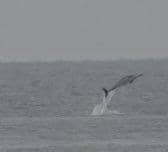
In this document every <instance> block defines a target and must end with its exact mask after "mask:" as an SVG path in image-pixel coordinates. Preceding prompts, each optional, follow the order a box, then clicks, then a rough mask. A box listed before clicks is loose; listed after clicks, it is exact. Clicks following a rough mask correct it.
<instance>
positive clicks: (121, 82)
mask: <svg viewBox="0 0 168 152" xmlns="http://www.w3.org/2000/svg"><path fill="white" fill-rule="evenodd" d="M142 75H143V74H137V75H133V74H132V75H127V76H125V77H123V78H122V79H120V80H119V81H118V82H117V83H116V84H115V85H114V86H113V87H112V88H111V89H109V90H107V89H105V88H102V89H103V91H104V94H105V96H106V97H107V96H108V93H109V92H111V91H113V90H115V89H117V88H120V87H122V86H125V85H127V84H131V83H133V82H134V80H135V79H137V78H138V77H140V76H142Z"/></svg>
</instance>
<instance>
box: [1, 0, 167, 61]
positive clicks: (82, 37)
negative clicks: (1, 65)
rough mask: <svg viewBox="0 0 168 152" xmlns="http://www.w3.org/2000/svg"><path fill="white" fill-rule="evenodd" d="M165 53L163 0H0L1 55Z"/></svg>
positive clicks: (102, 56)
mask: <svg viewBox="0 0 168 152" xmlns="http://www.w3.org/2000/svg"><path fill="white" fill-rule="evenodd" d="M2 56H9V57H11V58H18V59H21V58H25V59H40V58H42V59H45V60H54V59H80V58H83V59H87V58H88V59H116V58H118V57H127V58H128V57H131V58H140V57H156V58H157V57H165V56H168V1H167V0H0V57H2Z"/></svg>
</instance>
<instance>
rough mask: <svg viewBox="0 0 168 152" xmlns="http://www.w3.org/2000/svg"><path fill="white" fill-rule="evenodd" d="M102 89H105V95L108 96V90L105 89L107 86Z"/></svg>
mask: <svg viewBox="0 0 168 152" xmlns="http://www.w3.org/2000/svg"><path fill="white" fill-rule="evenodd" d="M102 90H103V92H104V94H105V97H107V95H108V90H107V89H105V88H102Z"/></svg>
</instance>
